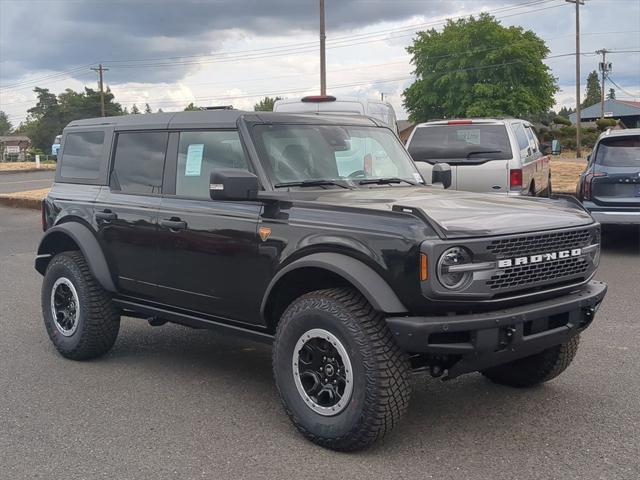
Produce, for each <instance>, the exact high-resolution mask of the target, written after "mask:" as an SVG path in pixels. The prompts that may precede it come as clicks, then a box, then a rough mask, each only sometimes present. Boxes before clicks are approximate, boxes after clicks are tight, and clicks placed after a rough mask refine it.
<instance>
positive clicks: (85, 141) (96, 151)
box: [60, 131, 104, 180]
mask: <svg viewBox="0 0 640 480" xmlns="http://www.w3.org/2000/svg"><path fill="white" fill-rule="evenodd" d="M103 149H104V132H103V131H95V132H74V133H68V134H67V136H66V137H65V138H64V144H63V150H62V158H61V160H60V176H61V177H63V178H78V179H86V180H96V179H97V178H98V177H99V176H100V162H101V160H102V151H103Z"/></svg>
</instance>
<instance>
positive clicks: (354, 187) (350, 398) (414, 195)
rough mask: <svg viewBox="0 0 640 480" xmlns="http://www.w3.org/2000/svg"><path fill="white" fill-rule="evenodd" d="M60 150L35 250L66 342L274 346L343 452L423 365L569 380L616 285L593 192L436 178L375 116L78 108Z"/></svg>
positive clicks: (363, 438)
mask: <svg viewBox="0 0 640 480" xmlns="http://www.w3.org/2000/svg"><path fill="white" fill-rule="evenodd" d="M60 156H61V158H60V160H59V161H58V164H57V169H56V174H55V182H54V184H53V187H52V189H51V191H50V192H49V194H48V196H47V197H46V199H45V200H44V201H43V205H42V221H43V228H44V230H45V234H44V237H43V238H42V240H41V242H40V245H39V247H38V254H37V257H36V261H35V268H36V270H37V271H38V272H40V273H41V274H42V275H43V276H44V279H43V283H42V296H41V302H42V314H43V316H44V324H45V327H46V330H47V332H48V334H49V337H50V339H51V341H52V342H53V344H54V345H55V347H56V348H57V349H58V351H59V352H60V353H61V354H62V355H63V356H65V357H67V358H70V359H74V360H86V359H90V358H94V357H98V356H100V355H102V354H104V353H106V352H107V351H108V350H109V349H110V348H111V347H112V346H113V345H114V343H115V341H116V337H117V336H118V331H119V328H120V320H121V318H122V317H133V318H142V319H145V318H146V319H149V323H150V324H151V325H155V326H157V325H161V324H162V323H165V322H175V323H178V324H182V325H187V326H191V327H197V328H209V329H215V330H218V331H220V332H222V333H226V334H230V335H236V336H242V337H245V338H248V339H252V340H256V341H261V342H266V343H269V344H271V343H272V344H273V356H272V359H273V373H274V377H275V383H276V385H277V388H278V392H279V395H280V398H281V400H282V403H283V405H284V409H285V411H286V413H287V414H288V415H289V417H290V419H291V421H292V422H293V423H294V424H295V426H296V427H297V428H298V429H299V430H300V432H302V434H304V435H305V436H306V437H307V438H309V439H310V440H311V441H313V442H315V443H317V444H319V445H323V446H325V447H329V448H333V449H337V450H355V449H358V448H363V447H365V446H367V445H369V444H371V443H372V442H374V441H375V440H376V439H378V438H380V437H382V436H383V435H384V434H386V433H387V432H389V431H390V430H391V429H392V428H393V427H394V426H395V425H397V424H398V422H399V421H400V418H401V417H402V415H403V414H404V412H405V411H406V409H407V405H408V402H409V397H410V393H411V387H410V384H411V382H410V373H411V371H412V370H414V369H428V370H429V371H430V372H431V374H432V375H433V376H436V377H442V378H455V377H457V376H458V375H461V374H464V373H468V372H475V371H480V372H481V373H482V374H483V375H484V376H485V377H487V378H488V379H490V380H491V381H493V382H496V383H499V384H503V385H509V386H512V387H530V386H533V385H537V384H540V383H542V382H546V381H548V380H551V379H553V378H555V377H556V376H558V375H559V374H560V373H562V372H563V371H564V370H565V369H566V368H567V367H568V366H569V364H570V363H571V361H572V360H573V358H574V356H575V354H576V351H577V348H578V342H579V336H580V332H582V331H583V330H584V329H585V328H587V327H588V326H589V325H590V323H591V322H592V320H593V319H594V315H595V312H596V310H597V308H598V306H599V305H600V302H601V301H602V299H603V297H604V295H605V292H606V289H607V287H606V285H605V284H603V283H601V282H598V281H594V280H593V276H594V274H595V271H596V268H597V265H598V261H599V251H600V241H599V235H600V233H599V225H598V224H597V223H595V222H594V221H593V219H592V218H591V216H590V215H589V214H588V213H587V212H585V211H584V210H583V209H582V208H581V207H580V206H579V205H577V204H576V203H573V202H569V201H567V200H565V199H561V200H549V199H535V198H532V199H513V198H507V197H499V196H495V195H485V194H476V193H469V192H455V191H450V190H446V189H443V188H435V187H428V186H425V185H423V184H422V183H421V182H422V179H421V177H420V175H419V173H418V171H417V170H416V167H415V165H414V163H413V162H412V160H411V157H410V156H409V155H408V153H407V152H406V150H405V149H404V147H403V146H402V144H401V143H400V141H399V139H398V137H397V136H396V135H395V134H394V133H393V132H391V130H389V129H388V128H386V127H385V126H383V125H382V123H381V122H378V121H375V120H373V119H370V118H366V117H348V116H318V115H295V114H280V113H262V112H260V113H253V112H241V111H237V110H218V111H200V112H179V113H161V114H148V115H128V116H127V115H125V116H120V117H113V118H98V119H89V120H77V121H73V122H71V123H70V124H69V125H68V126H67V127H66V128H65V130H64V133H63V141H62V149H61V154H60ZM358 157H359V159H360V160H359V164H357V165H356V164H355V160H354V159H355V158H358ZM434 170H435V173H436V174H437V175H435V179H436V180H438V179H439V180H441V181H442V182H443V184H444V185H446V184H448V183H449V176H450V170H447V168H446V166H444V165H438V166H436V167H434ZM432 180H433V179H432ZM247 408H252V406H251V405H247ZM150 414H152V413H150ZM204 420H206V419H204Z"/></svg>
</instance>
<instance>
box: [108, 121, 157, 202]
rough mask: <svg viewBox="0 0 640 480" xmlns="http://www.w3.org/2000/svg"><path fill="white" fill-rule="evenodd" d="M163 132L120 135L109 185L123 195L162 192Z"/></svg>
mask: <svg viewBox="0 0 640 480" xmlns="http://www.w3.org/2000/svg"><path fill="white" fill-rule="evenodd" d="M167 137H168V134H167V133H166V132H136V133H120V134H119V135H118V139H117V143H116V154H115V157H114V162H113V169H112V171H111V180H110V185H111V188H112V189H113V190H119V191H121V192H123V193H137V194H150V193H161V190H162V172H163V170H164V157H165V151H166V149H167Z"/></svg>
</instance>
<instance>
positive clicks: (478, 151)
mask: <svg viewBox="0 0 640 480" xmlns="http://www.w3.org/2000/svg"><path fill="white" fill-rule="evenodd" d="M483 153H503V151H502V150H474V151H472V152H469V153H467V158H469V157H470V156H472V155H481V154H483Z"/></svg>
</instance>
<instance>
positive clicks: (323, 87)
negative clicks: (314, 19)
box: [320, 0, 327, 95]
mask: <svg viewBox="0 0 640 480" xmlns="http://www.w3.org/2000/svg"><path fill="white" fill-rule="evenodd" d="M326 38H327V36H326V35H325V28H324V0H320V95H326V94H327V66H326V57H325V45H324V43H325V39H326Z"/></svg>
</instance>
